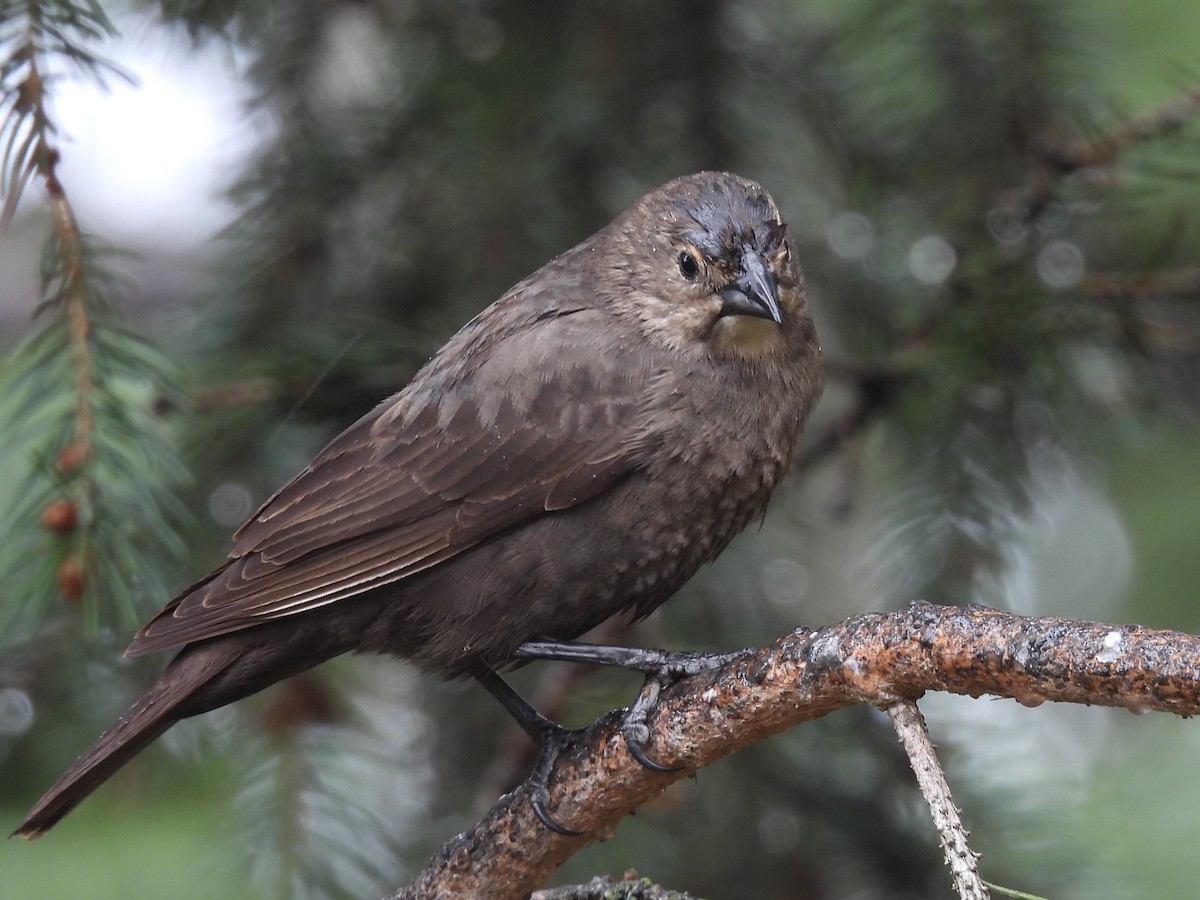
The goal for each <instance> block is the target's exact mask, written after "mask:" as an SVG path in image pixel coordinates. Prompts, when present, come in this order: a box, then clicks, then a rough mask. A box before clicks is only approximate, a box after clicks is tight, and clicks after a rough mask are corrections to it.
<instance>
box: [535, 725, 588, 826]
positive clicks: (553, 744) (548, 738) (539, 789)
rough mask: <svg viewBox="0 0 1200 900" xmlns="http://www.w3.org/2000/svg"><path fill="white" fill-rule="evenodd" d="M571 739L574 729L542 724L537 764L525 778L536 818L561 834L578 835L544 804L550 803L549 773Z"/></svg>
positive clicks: (573, 738)
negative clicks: (555, 816) (548, 810)
mask: <svg viewBox="0 0 1200 900" xmlns="http://www.w3.org/2000/svg"><path fill="white" fill-rule="evenodd" d="M573 740H575V732H573V731H571V730H570V729H567V728H563V727H561V726H559V725H553V724H551V723H548V722H547V723H546V724H545V725H544V726H543V727H542V729H541V734H540V737H539V740H538V760H537V763H536V764H535V765H534V767H533V771H532V772H530V773H529V777H528V778H527V779H526V780H525V784H526V786H527V787H528V788H529V806H530V807H531V808H532V809H533V814H534V815H535V816H537V817H538V821H539V822H541V823H542V824H543V825H545V826H546V827H547V828H549V829H550V830H551V831H553V832H554V833H555V834H561V835H562V836H563V837H578V836H579V835H581V834H583V832H582V831H576V830H575V829H574V828H568V827H567V826H566V825H563V824H562V823H561V822H559V821H558V820H557V819H555V818H554V817H553V816H551V815H550V813H549V812H547V810H546V806H547V804H549V802H550V774H551V773H552V772H553V771H554V764H555V763H556V762H558V757H559V756H560V755H561V754H562V752H563V749H564V748H565V747H566V746H567V745H568V744H570V743H571V742H572V741H573Z"/></svg>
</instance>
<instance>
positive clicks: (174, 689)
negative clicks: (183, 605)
mask: <svg viewBox="0 0 1200 900" xmlns="http://www.w3.org/2000/svg"><path fill="white" fill-rule="evenodd" d="M188 656H189V654H188V653H187V651H185V652H184V653H183V654H181V655H180V656H179V657H176V659H175V660H174V661H173V662H172V663H171V665H169V666H168V667H167V670H166V671H165V672H163V674H162V675H161V676H160V677H159V679H158V681H157V682H155V684H154V686H153V687H151V688H150V690H148V691H147V692H146V693H145V694H143V695H142V697H140V698H139V699H138V700H137V701H136V702H135V703H134V704H133V706H131V707H130V708H129V709H128V710H127V711H126V713H125V714H124V715H123V716H121V718H120V719H118V720H117V723H116V724H115V725H113V727H112V728H110V729H108V731H106V732H104V734H102V735H100V737H99V739H97V741H96V743H94V744H93V745H92V746H91V747H90V748H88V749H87V750H86V751H84V752H83V753H82V754H81V755H80V757H79V758H78V759H77V760H75V762H74V763H73V764H72V765H71V767H70V768H69V769H67V771H66V772H64V773H63V774H62V776H61V777H60V778H59V779H58V781H56V782H54V784H53V785H52V786H51V787H50V789H49V790H48V791H46V793H45V794H43V795H42V797H41V799H40V800H38V801H37V803H35V804H34V805H33V808H32V809H30V810H29V812H28V813H27V814H26V815H25V819H24V821H22V822H21V824H20V825H18V826H17V830H16V831H14V832H13V836H14V837H15V836H16V835H20V836H21V837H24V838H28V839H30V840H33V839H34V838H37V837H40V836H41V834H42V833H43V832H45V831H47V830H48V829H49V828H51V827H52V826H53V825H54V824H55V823H56V822H57V821H58V820H59V819H61V818H62V817H63V816H65V815H66V814H67V813H69V812H70V811H71V810H72V809H74V808H75V807H76V806H78V805H79V803H81V802H82V801H83V800H84V799H85V798H86V797H87V796H88V795H89V794H91V792H92V791H94V790H95V789H96V788H98V787H99V786H100V785H101V784H103V783H104V782H105V781H107V780H108V779H109V778H110V777H112V775H113V774H114V773H115V772H116V771H117V769H119V768H121V767H122V766H123V765H125V763H127V762H129V760H131V759H132V758H133V757H134V756H136V755H137V754H138V753H140V752H141V751H142V750H144V749H145V748H146V746H147V745H148V744H150V743H151V742H152V741H153V740H154V739H155V738H157V737H158V736H159V735H161V734H162V733H163V732H164V731H166V730H167V729H168V728H170V727H171V726H172V725H173V724H174V723H175V722H176V721H177V720H178V719H179V718H181V716H180V715H179V713H178V707H179V705H180V703H182V702H183V701H184V700H186V699H187V698H188V697H190V696H192V694H193V693H195V691H196V690H197V688H199V687H200V686H202V685H204V684H205V683H206V682H207V681H208V680H209V679H211V678H212V677H213V675H214V674H215V673H214V671H213V669H214V667H213V666H212V665H211V663H212V662H214V661H215V660H212V659H211V658H209V659H204V658H203V657H204V656H207V654H196V655H192V656H191V658H190V659H189V658H188ZM198 657H199V658H198ZM205 663H208V664H207V665H206V664H205ZM217 668H218V669H219V668H223V666H218V667H217Z"/></svg>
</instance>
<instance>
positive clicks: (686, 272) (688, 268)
mask: <svg viewBox="0 0 1200 900" xmlns="http://www.w3.org/2000/svg"><path fill="white" fill-rule="evenodd" d="M679 274H680V275H682V276H683V277H684V278H686V279H687V280H688V281H695V280H696V276H697V275H699V274H700V263H699V261H698V260H697V259H696V257H695V255H693V254H691V253H688V252H687V251H686V250H684V251H683V252H682V253H680V254H679Z"/></svg>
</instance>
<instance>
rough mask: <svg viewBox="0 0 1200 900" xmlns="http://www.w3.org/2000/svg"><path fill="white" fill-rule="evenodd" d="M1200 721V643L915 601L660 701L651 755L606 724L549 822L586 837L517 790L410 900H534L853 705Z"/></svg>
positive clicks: (399, 896)
mask: <svg viewBox="0 0 1200 900" xmlns="http://www.w3.org/2000/svg"><path fill="white" fill-rule="evenodd" d="M930 690H935V691H947V692H949V693H954V694H966V695H968V696H972V697H979V696H982V695H983V694H993V695H996V696H1000V697H1011V698H1013V699H1015V700H1017V701H1018V702H1020V703H1022V704H1024V705H1026V706H1037V705H1039V704H1041V703H1043V702H1044V701H1046V700H1055V701H1060V702H1066V703H1086V704H1095V705H1099V706H1120V707H1125V708H1127V709H1130V710H1133V711H1136V712H1143V711H1147V710H1160V711H1163V712H1172V713H1175V714H1177V715H1185V716H1187V715H1196V714H1198V713H1200V637H1196V636H1193V635H1188V634H1182V633H1179V632H1172V631H1155V630H1151V629H1147V628H1142V627H1139V626H1131V625H1122V626H1112V625H1103V624H1098V623H1092V622H1081V621H1075V620H1071V619H1056V618H1033V617H1024V616H1017V615H1013V614H1010V613H1005V612H1000V611H997V610H992V609H984V608H981V607H970V608H958V607H945V606H933V605H931V604H928V603H914V604H912V605H910V606H909V607H908V608H907V609H904V610H902V611H899V612H894V613H868V614H864V615H859V616H853V617H851V618H849V619H847V620H845V621H844V622H841V623H839V624H836V625H831V626H829V627H826V628H820V629H816V630H812V631H810V630H806V629H797V630H796V631H794V632H792V633H790V634H787V635H785V636H783V637H782V638H780V639H779V640H778V641H776V642H775V643H774V644H772V645H770V646H768V647H765V648H762V649H759V650H748V651H747V652H746V653H745V655H744V656H742V657H740V658H739V659H737V660H735V661H734V662H732V663H730V664H728V665H726V666H724V667H722V668H721V669H719V670H716V671H714V672H712V673H707V674H704V675H699V676H696V677H694V678H689V679H686V680H684V681H681V682H679V683H678V684H676V685H674V686H672V687H671V688H670V689H669V690H667V691H665V692H664V693H663V697H662V699H661V701H660V704H659V707H658V709H657V711H656V713H655V714H654V715H653V716H652V718H651V721H650V739H649V741H647V743H646V750H647V752H648V753H649V754H650V756H651V758H652V759H655V760H658V761H660V762H662V763H664V764H667V765H677V766H680V767H681V768H680V769H679V770H677V771H673V772H667V773H659V772H652V771H650V770H648V769H646V768H644V767H643V766H641V765H640V764H639V763H637V762H636V761H635V760H634V759H633V758H632V757H631V756H630V755H629V753H628V752H627V751H626V748H625V743H624V740H623V739H622V738H621V716H620V713H619V712H614V713H609V714H608V715H607V716H604V717H602V718H601V719H599V720H598V721H597V722H596V723H595V724H594V725H593V726H592V727H591V728H590V729H589V730H588V735H587V738H586V739H585V740H583V741H582V742H581V744H580V745H579V746H578V747H576V748H575V749H574V750H571V751H569V752H566V753H564V754H563V756H561V757H560V759H559V762H558V766H557V768H556V769H555V773H554V777H553V779H552V780H551V784H550V796H551V800H552V806H551V809H550V814H551V815H552V816H553V817H554V819H555V820H556V821H558V822H561V823H562V824H563V825H566V826H568V827H570V828H573V829H576V830H579V831H582V832H584V834H583V835H582V836H580V837H563V836H561V835H557V834H552V833H550V832H549V831H547V830H546V829H545V828H544V827H543V826H542V825H541V824H540V823H539V822H538V820H537V818H536V816H535V815H534V813H533V810H532V809H531V807H530V805H529V803H528V802H527V800H526V798H525V797H524V795H523V792H522V789H518V790H517V791H514V792H513V793H511V794H508V795H506V796H504V797H502V798H501V799H500V801H499V802H498V803H497V804H496V806H495V807H494V808H493V809H492V810H491V812H489V813H488V814H487V816H485V817H484V819H483V820H482V821H480V822H479V824H477V825H476V826H475V827H474V828H473V829H471V830H470V831H467V832H464V833H463V834H460V835H459V836H457V837H455V838H453V839H452V840H450V841H449V842H448V843H446V844H445V845H444V846H443V847H442V848H441V849H440V850H439V851H438V852H437V854H436V855H435V856H434V858H433V860H432V861H431V862H430V863H429V865H428V866H427V867H426V869H425V870H424V871H422V872H421V873H420V874H419V875H418V876H417V878H416V879H415V880H414V881H413V882H412V884H410V885H409V886H408V887H407V888H404V889H403V890H401V891H399V892H398V893H396V894H395V895H393V896H394V898H396V900H403V898H417V897H421V898H428V897H452V896H453V897H462V896H486V897H493V898H498V900H499V898H509V897H513V898H516V897H525V896H527V895H528V894H529V893H530V892H531V891H532V890H533V889H534V888H536V887H537V886H538V885H539V884H541V883H542V882H543V881H544V880H545V879H546V877H547V876H548V875H549V874H550V873H551V872H553V871H554V869H555V868H556V867H557V866H559V865H560V864H561V863H562V862H563V861H565V860H566V859H567V858H568V857H570V856H571V855H572V854H574V853H576V852H577V851H578V850H580V849H582V848H583V847H585V846H587V845H588V844H590V843H593V842H595V841H600V840H604V839H606V838H607V837H608V836H609V835H611V834H612V833H613V831H614V830H615V829H616V827H617V824H618V823H619V822H620V820H621V819H622V818H623V817H624V816H626V815H628V814H629V813H631V812H632V811H633V810H634V809H636V808H637V807H638V806H640V805H641V804H643V803H645V802H646V801H647V800H649V799H650V798H652V797H655V796H657V795H658V794H661V793H662V792H663V791H664V790H665V789H666V788H667V786H668V785H670V784H671V783H673V782H675V781H678V780H679V779H681V778H685V777H687V776H688V775H689V774H691V773H692V772H695V771H696V770H697V769H699V768H701V767H703V766H706V765H708V764H709V763H712V762H714V761H716V760H718V759H720V758H722V757H724V756H728V755H729V754H730V753H733V752H735V751H737V750H739V749H741V748H742V747H745V746H747V745H748V744H752V743H754V742H756V741H760V740H762V739H763V738H766V737H768V736H770V735H772V734H776V733H778V732H781V731H784V730H786V729H788V728H792V727H794V726H796V725H799V724H800V723H802V722H807V721H809V720H811V719H816V718H820V717H821V716H824V715H826V714H828V713H830V712H833V711H834V710H836V709H841V708H843V707H847V706H852V705H854V704H857V703H869V704H872V705H874V706H879V707H883V708H887V707H890V706H892V705H894V704H895V703H897V702H898V701H901V700H915V699H917V698H918V697H920V696H921V695H922V694H923V693H924V692H925V691H930Z"/></svg>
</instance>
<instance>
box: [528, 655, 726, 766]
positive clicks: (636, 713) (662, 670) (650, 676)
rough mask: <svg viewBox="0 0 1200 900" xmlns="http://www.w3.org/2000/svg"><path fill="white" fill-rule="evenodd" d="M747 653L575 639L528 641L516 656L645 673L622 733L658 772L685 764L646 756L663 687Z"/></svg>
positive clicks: (635, 754)
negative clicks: (653, 714)
mask: <svg viewBox="0 0 1200 900" xmlns="http://www.w3.org/2000/svg"><path fill="white" fill-rule="evenodd" d="M745 652H746V651H744V650H737V651H734V652H732V653H700V652H697V651H692V650H652V649H643V648H640V647H607V646H600V645H597V644H579V643H574V642H571V641H526V642H525V643H524V644H522V645H521V646H520V647H518V648H517V652H516V655H517V656H518V657H520V658H522V659H554V660H559V661H561V662H579V663H596V664H598V665H603V666H618V667H620V668H622V669H632V670H634V671H637V672H642V673H644V674H645V676H646V682H645V684H643V685H642V689H641V691H640V692H639V693H638V698H637V700H636V701H635V702H634V704H633V706H631V707H629V710H628V712H626V713H625V720H624V722H623V723H622V725H621V733H622V734H623V735H624V736H625V744H626V746H627V747H628V748H629V754H630V755H631V756H632V757H633V758H634V759H636V760H637V761H638V762H639V763H641V764H642V765H643V766H645V767H646V768H647V769H650V770H652V771H655V772H674V771H677V770H678V769H679V768H681V767H680V766H664V765H663V764H662V763H657V762H655V761H654V760H652V759H650V757H648V756H647V755H646V751H645V749H644V747H645V744H646V741H647V740H649V739H650V726H649V717H650V712H651V711H652V710H653V709H654V707H655V704H657V703H658V698H659V695H660V694H661V693H662V691H663V688H665V687H669V686H670V685H672V684H674V683H675V682H676V681H678V680H679V679H681V678H687V677H689V676H691V675H699V674H700V673H701V672H710V671H712V670H713V669H716V668H719V667H721V666H723V665H725V664H726V663H728V662H732V661H733V660H735V659H737V658H738V657H740V656H742V655H743V654H744V653H745ZM522 702H524V701H522ZM535 714H536V711H535Z"/></svg>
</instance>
